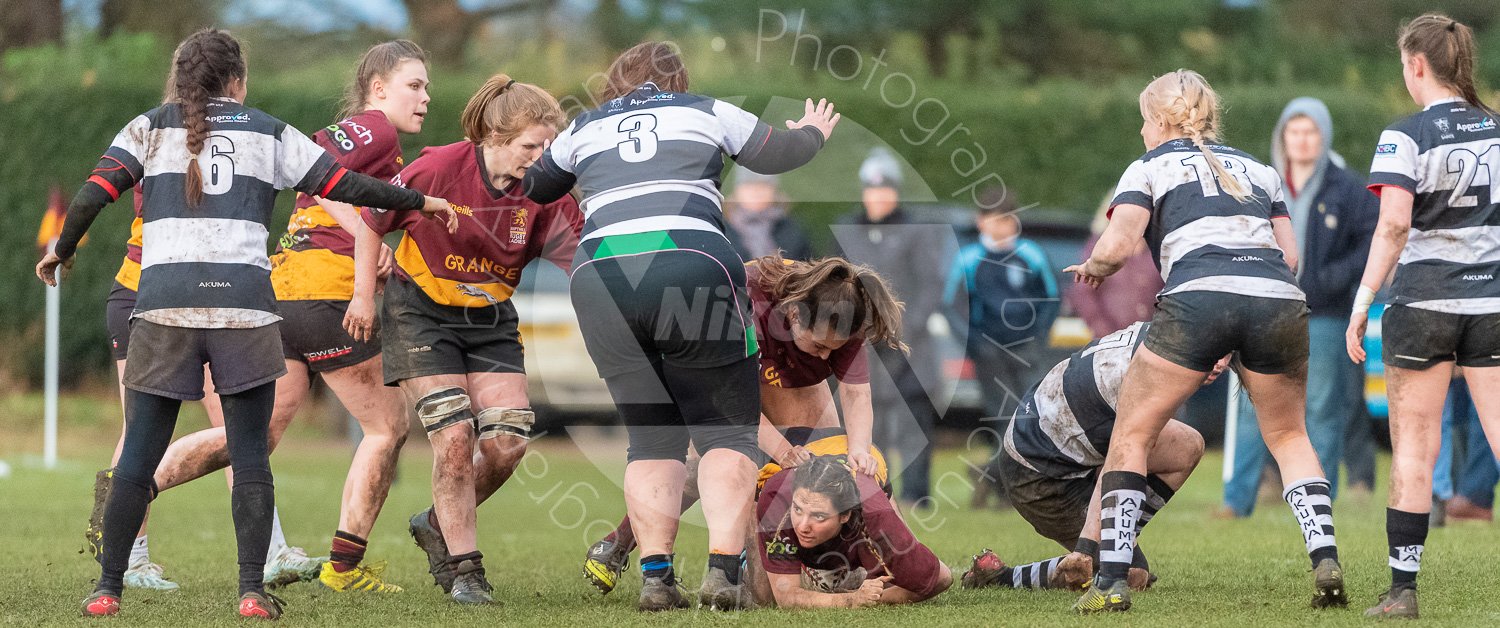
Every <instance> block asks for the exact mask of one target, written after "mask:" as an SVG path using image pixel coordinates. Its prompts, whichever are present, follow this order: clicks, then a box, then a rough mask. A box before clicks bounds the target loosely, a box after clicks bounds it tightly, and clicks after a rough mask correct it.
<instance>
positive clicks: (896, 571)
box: [755, 469, 943, 596]
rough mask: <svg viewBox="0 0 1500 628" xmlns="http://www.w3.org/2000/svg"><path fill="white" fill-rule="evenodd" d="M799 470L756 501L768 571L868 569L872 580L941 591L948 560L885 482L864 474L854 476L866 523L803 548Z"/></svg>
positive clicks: (770, 484)
mask: <svg viewBox="0 0 1500 628" xmlns="http://www.w3.org/2000/svg"><path fill="white" fill-rule="evenodd" d="M796 474H797V469H787V470H785V471H782V472H780V473H777V474H776V475H775V476H772V477H771V479H769V480H767V481H766V484H765V487H764V488H763V489H762V490H761V492H760V497H758V498H757V499H756V505H755V514H756V517H757V525H756V537H757V541H758V542H757V543H756V549H757V552H758V553H759V554H760V561H761V566H763V567H765V569H766V573H774V574H793V575H795V574H799V573H801V572H802V569H803V568H804V567H806V568H809V569H819V570H838V569H852V568H854V567H863V568H864V569H865V572H866V575H865V577H866V578H878V577H880V576H891V584H893V585H895V586H898V587H901V588H903V589H906V590H908V591H911V592H913V593H917V594H920V595H924V596H925V595H932V594H934V593H935V592H936V591H937V588H938V586H939V585H940V584H941V581H940V579H941V576H942V571H943V563H942V562H940V561H939V560H938V557H937V556H936V555H935V554H933V553H932V550H930V549H928V548H927V546H926V545H923V544H922V543H921V542H919V541H917V539H916V537H915V536H913V535H912V533H911V529H910V528H908V527H906V523H905V522H903V521H902V520H901V517H900V515H898V514H896V508H895V506H893V505H892V504H891V500H890V498H889V497H887V496H886V494H885V491H884V490H882V489H881V486H880V483H879V482H877V481H876V480H875V479H874V478H871V477H870V476H867V475H864V474H857V475H855V479H854V482H855V485H856V486H858V487H859V498H860V506H862V509H863V511H864V517H863V525H854V521H853V520H852V519H851V520H850V523H846V524H844V526H843V529H841V530H839V533H838V534H837V535H835V536H834V537H833V538H832V539H829V540H828V541H825V542H824V543H823V544H821V545H818V546H815V547H803V546H802V544H801V542H800V541H799V540H798V539H797V534H796V531H795V530H794V529H793V526H792V523H791V520H790V517H789V516H788V512H787V511H789V510H790V509H791V506H792V484H793V482H794V481H795V479H796Z"/></svg>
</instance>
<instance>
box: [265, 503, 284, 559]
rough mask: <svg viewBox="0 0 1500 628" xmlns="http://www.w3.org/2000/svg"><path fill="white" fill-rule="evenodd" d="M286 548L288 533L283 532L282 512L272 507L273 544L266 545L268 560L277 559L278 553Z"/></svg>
mask: <svg viewBox="0 0 1500 628" xmlns="http://www.w3.org/2000/svg"><path fill="white" fill-rule="evenodd" d="M283 549H286V535H285V534H282V532H281V512H280V511H279V510H277V509H276V508H272V509H271V544H270V545H269V546H267V547H266V562H267V563H270V562H271V561H273V560H276V555H277V554H280V553H281V550H283Z"/></svg>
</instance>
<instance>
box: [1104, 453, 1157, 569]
mask: <svg viewBox="0 0 1500 628" xmlns="http://www.w3.org/2000/svg"><path fill="white" fill-rule="evenodd" d="M1100 491H1102V493H1103V499H1102V503H1101V508H1100V515H1101V519H1102V522H1101V525H1100V530H1099V535H1100V537H1099V579H1100V581H1101V584H1103V585H1109V584H1113V583H1114V582H1115V581H1117V580H1124V579H1125V576H1126V575H1128V574H1129V573H1130V561H1131V559H1132V558H1133V557H1134V555H1135V535H1136V521H1137V520H1138V519H1139V517H1140V514H1141V508H1142V507H1143V506H1144V505H1145V503H1146V491H1147V486H1146V476H1144V475H1141V474H1139V473H1132V472H1130V471H1110V472H1108V473H1105V474H1104V477H1103V479H1101V480H1100Z"/></svg>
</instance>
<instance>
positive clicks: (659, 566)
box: [641, 554, 677, 587]
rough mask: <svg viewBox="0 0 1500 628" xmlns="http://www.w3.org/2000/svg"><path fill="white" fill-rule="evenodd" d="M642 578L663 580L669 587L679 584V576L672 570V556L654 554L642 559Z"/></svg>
mask: <svg viewBox="0 0 1500 628" xmlns="http://www.w3.org/2000/svg"><path fill="white" fill-rule="evenodd" d="M641 577H642V578H661V581H662V582H664V583H666V585H667V586H669V587H670V586H672V585H674V584H677V575H676V573H675V572H673V570H672V555H671V554H652V555H650V556H642V557H641Z"/></svg>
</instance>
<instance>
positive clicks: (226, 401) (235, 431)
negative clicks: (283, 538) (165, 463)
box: [220, 383, 276, 595]
mask: <svg viewBox="0 0 1500 628" xmlns="http://www.w3.org/2000/svg"><path fill="white" fill-rule="evenodd" d="M220 399H221V400H222V402H223V405H224V437H225V441H226V444H227V446H228V449H229V464H230V465H231V466H233V467H234V489H233V490H232V491H231V493H230V500H229V505H230V514H232V515H233V516H234V536H235V541H236V542H237V543H238V545H239V563H240V595H244V594H246V593H250V592H257V593H258V592H262V591H264V589H265V585H264V584H262V579H263V578H264V577H265V570H266V548H267V547H269V546H270V544H271V522H272V517H273V512H274V510H275V508H276V488H275V484H274V483H273V480H272V477H271V462H270V445H269V442H268V440H267V439H268V438H269V435H270V429H269V426H270V423H271V408H272V406H273V405H275V403H276V385H275V384H274V383H266V384H262V385H260V386H257V387H255V388H251V389H250V390H246V391H243V392H239V393H235V394H232V395H221V397H220Z"/></svg>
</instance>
